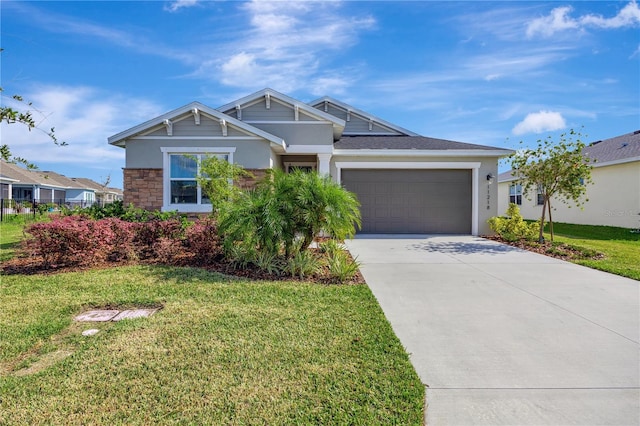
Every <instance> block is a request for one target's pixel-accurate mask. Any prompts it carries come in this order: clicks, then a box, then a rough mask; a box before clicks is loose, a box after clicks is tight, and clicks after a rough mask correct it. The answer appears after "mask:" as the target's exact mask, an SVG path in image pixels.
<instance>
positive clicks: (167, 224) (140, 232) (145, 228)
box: [134, 219, 184, 258]
mask: <svg viewBox="0 0 640 426" xmlns="http://www.w3.org/2000/svg"><path fill="white" fill-rule="evenodd" d="M135 225H136V228H135V229H136V236H135V239H134V242H135V243H136V245H137V246H138V248H139V254H140V255H141V256H142V257H143V258H149V257H153V256H157V252H156V248H157V245H158V242H159V241H160V239H161V238H168V239H171V240H175V241H176V244H178V243H179V242H180V240H182V236H183V233H184V231H183V228H182V223H181V222H180V221H179V220H177V219H169V220H152V221H149V222H142V223H136V224H135Z"/></svg>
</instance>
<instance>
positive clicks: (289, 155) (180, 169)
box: [108, 89, 512, 235]
mask: <svg viewBox="0 0 640 426" xmlns="http://www.w3.org/2000/svg"><path fill="white" fill-rule="evenodd" d="M108 141H109V143H110V144H112V145H115V146H119V147H122V148H124V149H125V150H126V161H125V168H124V201H125V203H133V204H134V205H136V206H137V207H142V208H145V209H162V210H164V211H169V210H177V211H181V212H188V213H207V212H210V211H211V205H210V204H209V202H208V200H207V198H206V196H205V194H202V191H201V189H200V188H199V187H198V185H197V182H196V179H195V177H196V175H197V161H196V160H195V159H194V156H201V155H217V156H219V157H221V158H225V159H226V160H228V161H230V162H233V163H237V164H239V165H241V166H243V167H244V168H246V169H248V170H250V171H251V172H252V173H253V174H254V175H255V176H256V177H257V178H260V177H261V176H263V175H264V172H265V170H267V169H271V168H281V169H284V170H290V169H292V168H302V169H305V170H314V171H317V172H319V173H322V174H329V175H330V176H331V177H332V178H333V179H335V181H337V182H340V183H341V184H342V185H343V186H344V187H346V188H347V189H348V190H350V191H352V192H354V193H355V194H356V195H357V197H358V199H359V201H360V203H361V212H362V222H363V223H362V229H361V232H362V233H451V234H473V235H477V234H485V233H489V232H490V230H489V228H488V226H487V223H486V222H487V219H489V218H490V217H491V216H495V215H496V214H497V212H498V203H497V195H498V191H497V184H495V183H493V184H492V182H493V177H494V176H497V162H498V159H499V158H500V157H503V156H506V155H509V154H510V153H511V152H512V151H510V150H505V149H500V148H494V147H491V146H483V145H474V144H470V143H464V142H454V141H448V140H442V139H435V138H431V137H425V136H420V135H418V134H416V133H414V132H412V131H410V130H407V129H405V128H403V127H401V126H398V125H396V124H393V123H390V122H388V121H385V120H383V119H381V118H378V117H376V116H374V115H372V114H369V113H368V112H365V111H362V110H360V109H358V108H355V107H353V106H351V105H347V104H345V103H343V102H341V101H338V100H336V99H333V98H330V97H323V98H320V99H317V100H315V101H312V102H309V103H305V102H302V101H299V100H297V99H294V98H291V97H289V96H287V95H284V94H282V93H279V92H277V91H275V90H272V89H264V90H261V91H258V92H256V93H253V94H251V95H248V96H246V97H243V98H241V99H238V100H235V101H233V102H230V103H228V104H226V105H223V106H221V107H219V108H215V109H214V108H211V107H209V106H206V105H203V104H201V103H199V102H192V103H190V104H188V105H184V106H182V107H180V108H177V109H175V110H173V111H170V112H167V113H166V114H163V115H161V116H159V117H155V118H152V119H151V120H149V121H146V122H144V123H141V124H139V125H137V126H135V127H132V128H130V129H128V130H125V131H123V132H121V133H118V134H116V135H113V136H111V137H110V138H109V139H108ZM238 184H240V185H251V184H252V182H248V181H246V180H245V181H243V182H238Z"/></svg>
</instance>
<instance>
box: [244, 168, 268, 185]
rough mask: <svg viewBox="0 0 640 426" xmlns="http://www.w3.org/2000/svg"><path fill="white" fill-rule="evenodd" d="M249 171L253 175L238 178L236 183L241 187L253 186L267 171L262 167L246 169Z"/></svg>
mask: <svg viewBox="0 0 640 426" xmlns="http://www.w3.org/2000/svg"><path fill="white" fill-rule="evenodd" d="M246 170H247V171H248V172H249V173H251V174H252V175H253V177H243V178H240V179H238V182H237V185H238V186H239V187H240V188H242V189H248V188H253V187H254V186H256V183H258V181H259V180H260V179H262V178H263V177H265V175H266V174H267V171H266V170H264V169H246Z"/></svg>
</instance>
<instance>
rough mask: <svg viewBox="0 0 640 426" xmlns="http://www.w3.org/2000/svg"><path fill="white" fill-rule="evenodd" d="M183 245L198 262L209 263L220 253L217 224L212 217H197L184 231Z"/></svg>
mask: <svg viewBox="0 0 640 426" xmlns="http://www.w3.org/2000/svg"><path fill="white" fill-rule="evenodd" d="M184 243H185V246H186V248H187V250H188V251H189V252H190V253H192V255H193V257H194V259H195V260H196V261H197V262H198V263H200V264H210V263H213V262H214V261H215V260H217V259H218V258H219V257H220V256H221V255H222V248H221V246H220V237H219V236H218V226H217V225H216V222H215V221H214V220H213V219H209V218H207V219H198V220H196V221H195V222H193V223H192V224H191V226H189V227H188V228H187V230H186V231H185V241H184Z"/></svg>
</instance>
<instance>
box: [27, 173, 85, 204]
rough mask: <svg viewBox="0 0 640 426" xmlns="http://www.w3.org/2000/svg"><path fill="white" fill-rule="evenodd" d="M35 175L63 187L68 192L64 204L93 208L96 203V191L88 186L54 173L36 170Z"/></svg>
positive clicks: (55, 199)
mask: <svg viewBox="0 0 640 426" xmlns="http://www.w3.org/2000/svg"><path fill="white" fill-rule="evenodd" d="M35 173H36V174H39V175H40V176H42V177H44V178H45V179H51V180H53V181H56V182H58V183H59V184H60V185H63V186H64V188H65V191H66V193H65V198H64V202H65V203H66V204H68V205H70V206H80V207H85V206H91V205H93V203H95V202H96V191H95V190H94V189H93V188H91V187H89V186H87V185H84V184H82V183H79V182H77V181H75V180H74V179H71V178H68V177H66V176H64V175H61V174H59V173H56V172H52V171H44V172H40V171H38V170H36V171H35ZM54 201H58V199H57V198H54ZM40 202H42V200H40Z"/></svg>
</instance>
